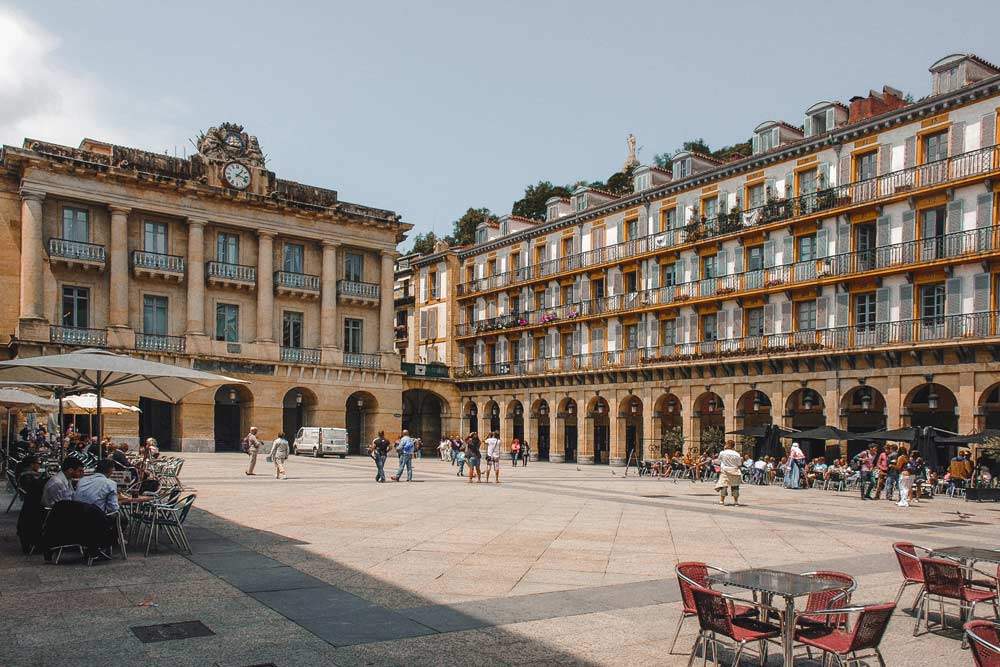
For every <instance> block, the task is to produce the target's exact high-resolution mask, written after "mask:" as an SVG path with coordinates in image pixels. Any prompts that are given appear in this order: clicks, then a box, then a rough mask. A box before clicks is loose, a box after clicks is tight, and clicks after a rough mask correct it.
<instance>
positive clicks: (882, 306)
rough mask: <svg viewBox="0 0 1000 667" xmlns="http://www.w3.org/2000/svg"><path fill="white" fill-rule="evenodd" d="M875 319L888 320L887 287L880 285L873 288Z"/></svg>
mask: <svg viewBox="0 0 1000 667" xmlns="http://www.w3.org/2000/svg"><path fill="white" fill-rule="evenodd" d="M875 321H876V322H888V321H889V288H888V287H881V288H879V289H877V290H875Z"/></svg>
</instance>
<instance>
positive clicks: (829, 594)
mask: <svg viewBox="0 0 1000 667" xmlns="http://www.w3.org/2000/svg"><path fill="white" fill-rule="evenodd" d="M802 576H803V577H815V578H817V579H823V580H824V581H832V582H835V583H837V584H840V587H839V588H831V589H829V590H825V591H816V592H815V593H810V594H809V597H808V598H807V599H806V608H805V611H804V612H802V613H801V614H799V615H798V616H797V617H796V623H798V624H799V625H803V626H811V625H833V626H834V627H840V626H842V625H845V624H846V623H847V615H846V614H844V615H841V616H839V617H838V616H832V615H828V614H825V615H822V616H821V615H814V614H812V613H811V612H814V611H819V610H829V609H840V608H841V607H846V606H847V605H849V604H850V603H851V595H852V594H853V593H854V591H856V590H857V588H858V582H856V581H855V580H854V577H852V576H851V575H849V574H845V573H843V572H835V571H831V570H819V571H816V572H804V573H803V574H802Z"/></svg>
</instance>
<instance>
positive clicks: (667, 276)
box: [660, 264, 677, 287]
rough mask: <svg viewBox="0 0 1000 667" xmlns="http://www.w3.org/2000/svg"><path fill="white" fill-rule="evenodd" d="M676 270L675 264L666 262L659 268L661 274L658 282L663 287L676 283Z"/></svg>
mask: <svg viewBox="0 0 1000 667" xmlns="http://www.w3.org/2000/svg"><path fill="white" fill-rule="evenodd" d="M676 270H677V265H676V264H667V265H666V266H664V267H663V268H662V269H661V271H662V272H663V275H662V276H661V278H662V279H661V280H660V284H661V285H662V286H664V287H673V286H674V285H675V284H676V283H677V277H676V276H677V274H676Z"/></svg>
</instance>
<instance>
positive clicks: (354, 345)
mask: <svg viewBox="0 0 1000 667" xmlns="http://www.w3.org/2000/svg"><path fill="white" fill-rule="evenodd" d="M363 330H364V321H363V320H359V319H356V318H353V317H345V318H344V352H347V353H348V354H361V352H362V350H363V348H362V345H361V341H362V340H363V338H362V332H363Z"/></svg>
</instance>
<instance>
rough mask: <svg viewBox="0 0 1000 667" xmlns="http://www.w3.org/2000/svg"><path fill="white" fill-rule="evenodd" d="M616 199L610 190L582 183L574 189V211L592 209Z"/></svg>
mask: <svg viewBox="0 0 1000 667" xmlns="http://www.w3.org/2000/svg"><path fill="white" fill-rule="evenodd" d="M614 200H615V196H614V195H613V194H611V193H610V192H605V191H604V190H598V189H597V188H592V187H590V186H589V185H581V186H580V187H578V188H577V189H576V190H574V191H573V197H572V204H573V211H574V212H575V213H580V212H582V211H586V210H588V209H592V208H594V207H596V206H600V205H601V204H607V203H609V202H612V201H614Z"/></svg>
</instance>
